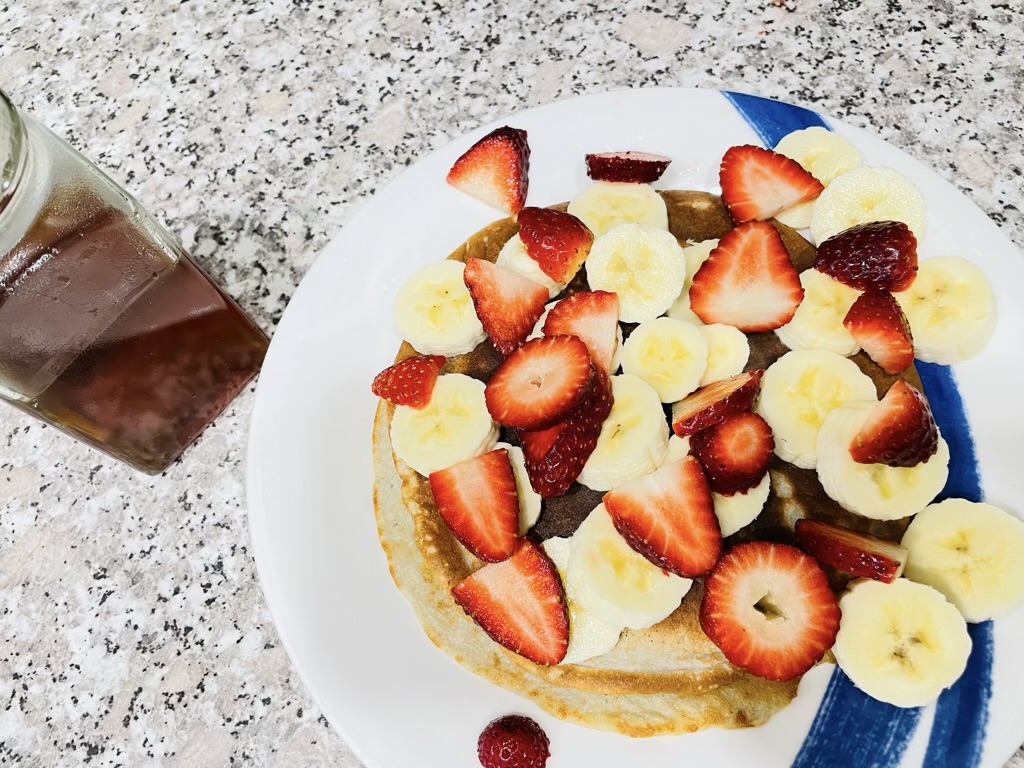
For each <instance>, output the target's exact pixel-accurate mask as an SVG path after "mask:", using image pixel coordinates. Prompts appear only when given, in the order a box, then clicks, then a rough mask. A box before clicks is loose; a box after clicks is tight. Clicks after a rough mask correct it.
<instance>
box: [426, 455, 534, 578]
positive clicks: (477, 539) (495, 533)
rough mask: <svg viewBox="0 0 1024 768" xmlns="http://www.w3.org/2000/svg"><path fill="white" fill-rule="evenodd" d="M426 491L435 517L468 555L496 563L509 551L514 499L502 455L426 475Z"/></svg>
mask: <svg viewBox="0 0 1024 768" xmlns="http://www.w3.org/2000/svg"><path fill="white" fill-rule="evenodd" d="M430 489H431V491H433V493H434V504H435V506H436V507H437V511H438V513H439V514H440V515H441V519H442V520H444V521H445V523H446V524H447V525H448V527H449V528H450V529H451V531H452V533H453V534H455V538H457V539H458V540H459V541H461V542H462V544H463V545H464V546H465V547H466V549H468V550H469V551H470V552H472V553H473V554H474V555H476V556H477V557H479V558H480V559H481V560H484V561H486V562H489V563H496V562H498V561H500V560H504V559H505V558H507V557H508V556H509V555H511V554H512V552H513V551H515V548H516V539H517V537H518V535H519V495H518V491H517V489H516V478H515V474H514V472H513V469H512V463H511V460H510V459H509V455H508V451H506V450H505V449H503V448H498V449H496V450H493V451H490V452H488V453H484V454H482V455H480V456H476V457H475V458H472V459H469V460H467V461H462V462H459V463H458V464H455V465H453V466H450V467H447V468H446V469H441V470H438V471H437V472H431V473H430Z"/></svg>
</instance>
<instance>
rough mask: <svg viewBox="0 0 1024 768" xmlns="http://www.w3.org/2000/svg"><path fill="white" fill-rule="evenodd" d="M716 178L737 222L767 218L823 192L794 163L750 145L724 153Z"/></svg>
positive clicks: (813, 179) (796, 163) (776, 153)
mask: <svg viewBox="0 0 1024 768" xmlns="http://www.w3.org/2000/svg"><path fill="white" fill-rule="evenodd" d="M718 179H719V183H720V184H721V186H722V202H723V203H725V205H726V207H727V208H728V209H729V213H730V214H732V217H733V219H735V220H736V221H737V222H743V221H751V220H754V219H757V220H759V221H763V220H765V219H770V218H771V217H772V216H774V215H775V214H777V213H781V212H782V211H784V210H786V209H787V208H792V207H793V206H794V205H796V204H797V203H802V202H804V201H806V200H812V199H814V198H815V197H817V196H818V195H819V194H821V190H822V189H824V187H823V186H822V185H821V182H820V181H818V180H817V179H816V178H814V176H812V175H811V174H810V173H808V172H807V171H805V170H804V169H803V168H802V167H801V165H800V164H799V163H798V162H796V161H795V160H792V159H790V158H788V157H786V156H785V155H780V154H779V153H778V152H772V150H770V149H764V148H762V147H755V146H753V145H750V144H745V145H743V146H738V147H730V148H729V149H728V150H727V151H726V153H725V156H724V157H722V165H721V168H720V169H719V171H718Z"/></svg>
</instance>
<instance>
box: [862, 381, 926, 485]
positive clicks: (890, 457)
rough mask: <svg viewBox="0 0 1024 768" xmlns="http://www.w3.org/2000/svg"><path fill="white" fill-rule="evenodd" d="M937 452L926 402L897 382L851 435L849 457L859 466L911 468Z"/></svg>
mask: <svg viewBox="0 0 1024 768" xmlns="http://www.w3.org/2000/svg"><path fill="white" fill-rule="evenodd" d="M938 449H939V428H938V426H936V424H935V417H934V415H932V407H931V405H929V404H928V399H927V398H926V397H925V396H924V395H923V394H922V393H921V392H919V391H918V390H917V389H915V388H914V387H912V386H911V385H909V384H907V382H905V381H904V380H903V379H899V380H897V381H896V383H895V384H893V385H892V386H891V387H889V391H888V392H886V393H885V397H883V398H882V399H881V400H880V401H879V403H878V405H876V406H875V407H874V408H873V409H872V410H871V413H869V414H868V418H867V420H866V421H865V422H864V426H862V427H861V428H860V431H859V432H858V433H857V434H856V435H854V437H853V442H852V443H851V444H850V455H851V456H852V457H853V460H854V461H857V462H860V463H861V464H887V465H889V466H890V467H915V466H917V465H918V464H920V463H921V462H923V461H927V460H928V459H930V458H931V457H932V456H933V455H935V452H936V451H937V450H938Z"/></svg>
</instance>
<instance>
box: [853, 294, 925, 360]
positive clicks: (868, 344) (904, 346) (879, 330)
mask: <svg viewBox="0 0 1024 768" xmlns="http://www.w3.org/2000/svg"><path fill="white" fill-rule="evenodd" d="M843 325H845V326H846V329H847V330H848V331H849V332H850V333H851V334H852V336H853V338H854V340H855V341H856V342H857V343H858V344H859V345H860V346H861V347H862V348H863V349H864V351H865V352H867V354H868V357H870V358H871V359H872V360H874V361H875V362H876V363H878V364H879V365H880V366H881V368H882V370H883V371H885V372H886V373H899V372H900V371H902V370H903V369H904V368H906V367H907V366H908V365H910V364H911V363H913V362H914V340H913V337H912V336H911V334H910V323H909V322H907V316H906V315H904V314H903V310H902V309H901V308H900V305H899V304H898V303H896V299H894V298H893V297H892V294H891V293H889V292H888V291H879V290H870V291H866V292H865V293H862V294H861V295H860V296H858V297H857V300H856V301H855V302H853V306H851V307H850V311H849V312H847V313H846V317H845V318H843Z"/></svg>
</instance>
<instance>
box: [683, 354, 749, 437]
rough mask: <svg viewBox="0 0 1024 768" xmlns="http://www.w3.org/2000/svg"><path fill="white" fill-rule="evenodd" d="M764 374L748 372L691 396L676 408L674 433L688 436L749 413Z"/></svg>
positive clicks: (723, 380) (738, 374)
mask: <svg viewBox="0 0 1024 768" xmlns="http://www.w3.org/2000/svg"><path fill="white" fill-rule="evenodd" d="M763 375H764V369H759V370H756V371H744V372H743V373H737V374H736V375H735V376H730V377H729V378H728V379H722V380H721V381H716V382H713V383H712V384H708V385H707V386H706V387H701V388H700V389H698V390H697V391H696V392H693V393H691V394H689V395H687V396H686V397H684V398H683V399H682V400H680V401H679V402H678V403H676V404H675V405H673V406H672V430H673V431H674V432H675V433H676V434H677V435H679V437H686V436H687V435H692V434H693V433H694V432H699V431H700V430H702V429H707V428H708V427H713V426H714V425H715V424H720V423H721V422H723V421H725V420H726V419H727V418H728V417H729V416H732V415H733V414H734V413H739V412H740V411H746V410H749V409H750V406H751V405H753V403H754V398H755V397H757V391H758V387H759V385H760V383H761V376H763Z"/></svg>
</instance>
